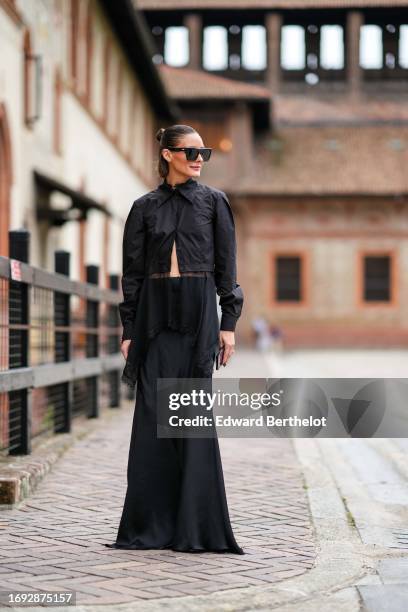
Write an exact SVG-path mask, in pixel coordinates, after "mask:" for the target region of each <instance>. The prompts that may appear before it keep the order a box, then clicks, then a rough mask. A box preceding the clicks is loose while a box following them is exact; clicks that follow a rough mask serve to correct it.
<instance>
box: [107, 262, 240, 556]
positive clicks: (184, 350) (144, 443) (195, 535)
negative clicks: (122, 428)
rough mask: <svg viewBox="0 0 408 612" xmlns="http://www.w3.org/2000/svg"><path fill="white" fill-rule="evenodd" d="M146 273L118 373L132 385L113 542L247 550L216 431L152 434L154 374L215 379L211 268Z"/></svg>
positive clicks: (154, 430) (192, 549) (216, 334)
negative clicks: (238, 534) (122, 493)
mask: <svg viewBox="0 0 408 612" xmlns="http://www.w3.org/2000/svg"><path fill="white" fill-rule="evenodd" d="M154 276H155V278H152V277H146V278H145V279H144V281H143V286H142V289H141V295H140V301H139V305H138V309H137V313H136V318H135V323H134V327H133V333H132V342H131V345H130V349H129V355H128V360H127V363H126V366H125V369H124V372H123V375H122V380H123V381H124V382H126V383H127V384H129V385H130V386H133V385H134V384H135V383H136V382H137V387H136V405H135V411H134V417H133V426H132V433H131V440H130V448H129V458H128V470H127V491H126V497H125V502H124V506H123V511H122V516H121V519H120V524H119V529H118V533H117V537H116V541H115V542H114V543H113V544H106V546H108V547H110V548H122V549H164V548H170V549H172V550H175V551H183V552H217V553H221V552H232V553H236V554H241V555H242V554H245V553H244V551H243V549H242V548H241V547H240V546H239V545H238V544H237V542H236V540H235V537H234V534H233V531H232V527H231V523H230V517H229V512H228V505H227V498H226V493H225V485H224V476H223V469H222V463H221V456H220V450H219V443H218V438H217V435H216V433H215V435H213V436H212V437H207V438H188V437H184V438H160V437H157V414H156V393H157V389H156V379H157V378H158V377H160V378H209V379H211V378H212V373H213V368H214V359H215V355H216V351H217V350H218V347H219V322H218V314H217V303H216V287H215V281H214V275H213V273H212V272H195V273H188V272H185V273H181V276H178V277H177V276H169V275H168V274H167V273H163V274H157V275H154Z"/></svg>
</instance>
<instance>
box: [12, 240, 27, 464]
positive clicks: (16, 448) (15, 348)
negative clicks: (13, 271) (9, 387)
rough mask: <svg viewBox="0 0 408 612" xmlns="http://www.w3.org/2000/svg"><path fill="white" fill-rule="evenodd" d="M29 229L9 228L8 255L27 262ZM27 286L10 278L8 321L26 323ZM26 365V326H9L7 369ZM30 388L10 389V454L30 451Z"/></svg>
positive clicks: (24, 453) (22, 453)
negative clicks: (17, 327) (12, 327)
mask: <svg viewBox="0 0 408 612" xmlns="http://www.w3.org/2000/svg"><path fill="white" fill-rule="evenodd" d="M29 252H30V233H29V232H28V231H27V230H25V229H21V230H11V231H9V256H10V259H16V260H18V261H22V262H24V263H28V262H29V259H30V255H29ZM29 295H30V294H29V287H28V285H27V284H26V283H23V282H20V281H18V280H12V279H10V282H9V307H8V315H9V325H10V326H11V325H27V326H28V325H29V322H30V303H29ZM28 365H29V330H28V327H27V328H26V329H24V328H22V329H10V328H9V369H13V368H22V367H27V366H28ZM31 421H32V406H31V391H30V389H18V390H16V391H10V392H9V437H10V441H11V444H10V451H9V454H10V455H28V454H30V453H31V429H32V428H31Z"/></svg>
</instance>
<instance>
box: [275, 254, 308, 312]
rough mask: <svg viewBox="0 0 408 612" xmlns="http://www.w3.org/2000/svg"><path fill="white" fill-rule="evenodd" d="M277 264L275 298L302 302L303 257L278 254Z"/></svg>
mask: <svg viewBox="0 0 408 612" xmlns="http://www.w3.org/2000/svg"><path fill="white" fill-rule="evenodd" d="M275 265H276V276H275V300H276V301H292V302H300V301H301V299H302V296H301V289H302V288H301V272H302V270H301V266H302V261H301V258H300V257H298V256H278V257H276V260H275Z"/></svg>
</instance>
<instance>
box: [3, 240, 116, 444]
mask: <svg viewBox="0 0 408 612" xmlns="http://www.w3.org/2000/svg"><path fill="white" fill-rule="evenodd" d="M28 261H29V233H28V232H26V231H13V232H10V258H7V257H0V291H1V297H0V303H1V311H0V312H1V314H0V454H2V455H17V454H29V453H30V452H31V449H32V441H33V440H36V439H39V438H40V437H41V436H44V435H45V436H49V435H53V434H55V433H60V432H63V433H65V432H69V431H70V430H71V426H72V421H73V419H74V418H77V417H82V418H95V417H98V415H99V413H100V410H101V408H102V407H103V406H104V405H105V406H108V407H112V408H114V407H118V406H119V405H120V399H121V397H120V396H121V386H122V383H121V381H120V374H121V370H122V369H123V366H124V360H123V357H122V355H121V353H120V336H121V326H120V319H119V311H118V307H117V305H118V303H119V302H120V300H121V299H122V298H121V293H120V292H119V277H118V275H113V274H112V275H110V276H109V288H108V289H105V288H102V287H99V286H98V283H99V269H98V267H97V266H93V265H89V266H87V268H86V271H87V278H86V280H87V282H86V283H82V282H77V281H74V280H71V279H70V278H69V273H70V254H69V253H68V252H66V251H57V252H56V253H55V273H51V272H47V271H45V270H41V269H39V268H35V267H33V266H30V265H29V263H28Z"/></svg>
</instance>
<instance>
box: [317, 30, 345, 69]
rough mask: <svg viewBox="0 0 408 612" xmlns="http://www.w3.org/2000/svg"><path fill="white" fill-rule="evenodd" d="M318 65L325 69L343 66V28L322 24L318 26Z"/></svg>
mask: <svg viewBox="0 0 408 612" xmlns="http://www.w3.org/2000/svg"><path fill="white" fill-rule="evenodd" d="M320 66H321V67H322V68H324V69H325V70H333V69H337V70H341V69H342V68H344V41H343V28H342V27H341V26H338V25H324V26H322V27H321V28H320Z"/></svg>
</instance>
